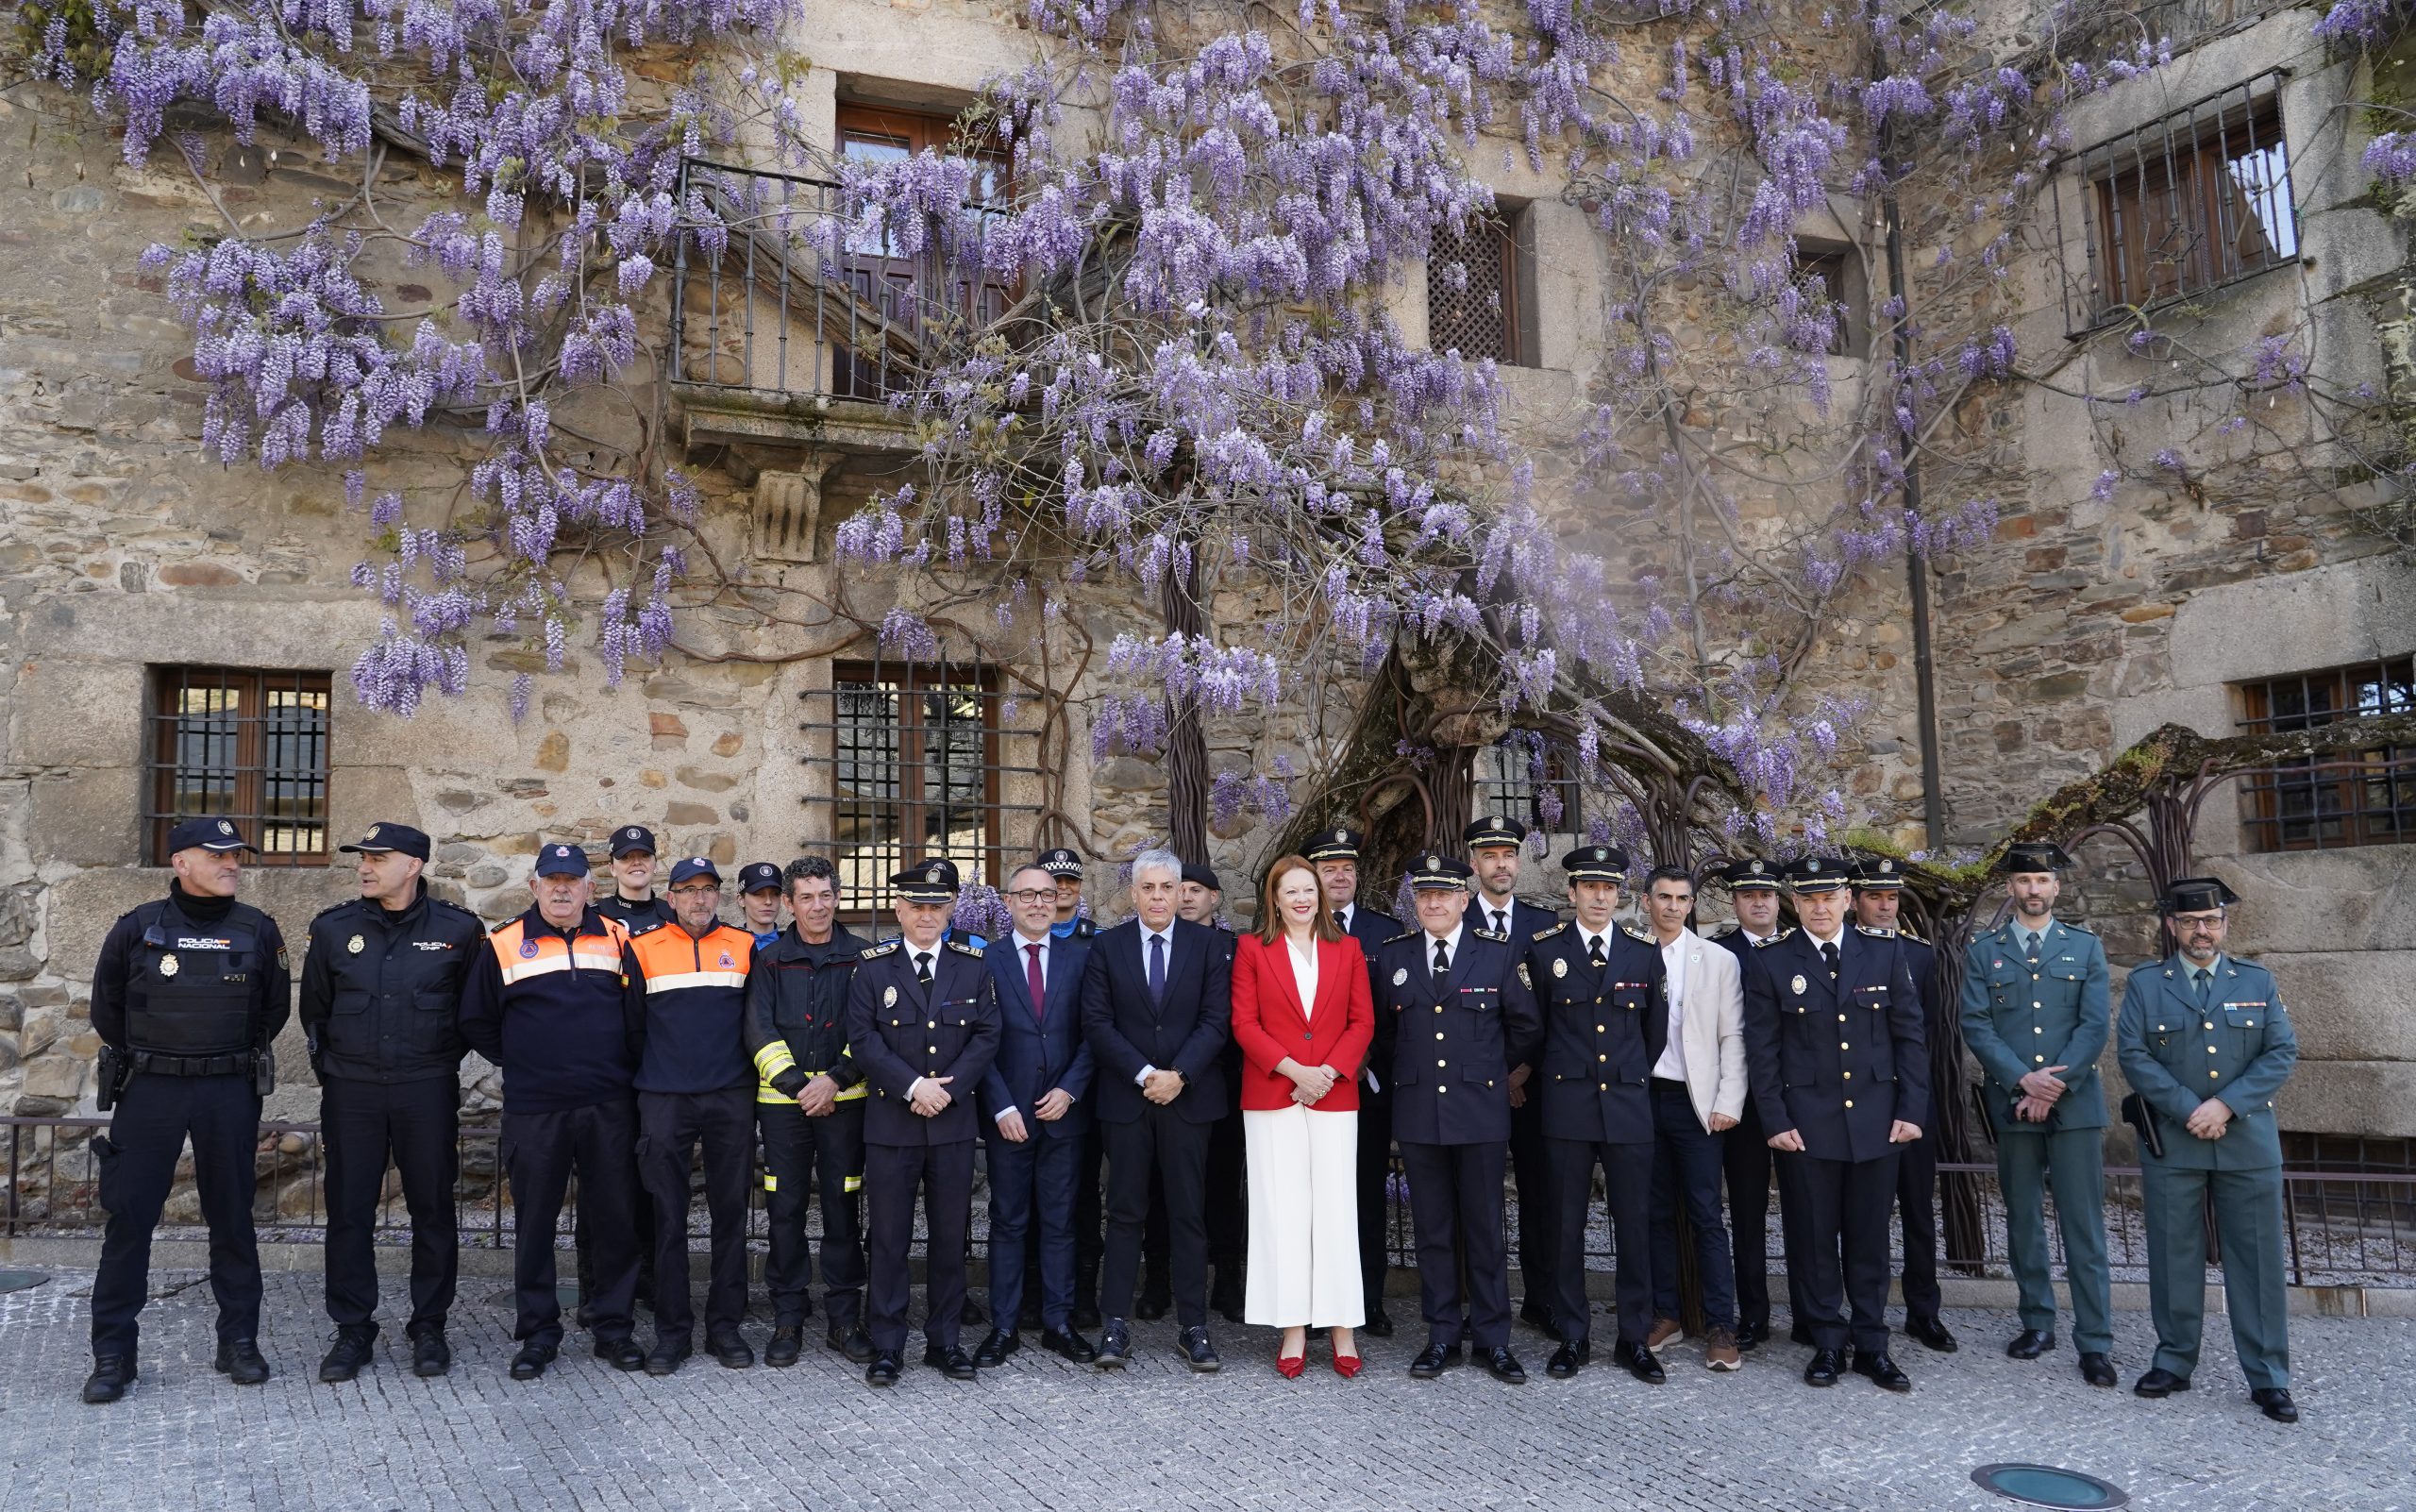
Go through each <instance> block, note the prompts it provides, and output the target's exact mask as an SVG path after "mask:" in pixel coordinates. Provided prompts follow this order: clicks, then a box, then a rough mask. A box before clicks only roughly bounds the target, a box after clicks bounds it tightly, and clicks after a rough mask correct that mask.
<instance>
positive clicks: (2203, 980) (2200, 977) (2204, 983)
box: [2190, 966, 2215, 1008]
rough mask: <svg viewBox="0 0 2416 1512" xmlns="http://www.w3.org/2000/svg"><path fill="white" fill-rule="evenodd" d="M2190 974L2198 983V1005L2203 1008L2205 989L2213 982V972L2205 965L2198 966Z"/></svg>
mask: <svg viewBox="0 0 2416 1512" xmlns="http://www.w3.org/2000/svg"><path fill="white" fill-rule="evenodd" d="M2190 977H2191V979H2192V980H2194V981H2195V982H2196V983H2197V984H2198V1006H2199V1007H2201V1008H2203V1007H2205V1006H2206V989H2207V987H2208V986H2209V985H2211V984H2212V983H2213V982H2214V980H2215V974H2214V973H2213V972H2212V971H2209V970H2207V969H2206V967H2205V966H2200V967H2199V968H2198V969H2197V970H2195V971H2193V972H2191V973H2190Z"/></svg>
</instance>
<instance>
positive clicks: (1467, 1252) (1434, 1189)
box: [1401, 1139, 1544, 1350]
mask: <svg viewBox="0 0 2416 1512" xmlns="http://www.w3.org/2000/svg"><path fill="white" fill-rule="evenodd" d="M1508 1162H1509V1149H1508V1147H1507V1146H1506V1145H1501V1144H1480V1145H1423V1144H1417V1143H1414V1142H1412V1141H1410V1140H1407V1139H1404V1140H1402V1141H1401V1167H1402V1168H1403V1169H1405V1170H1406V1171H1407V1172H1408V1173H1409V1212H1410V1222H1411V1227H1412V1228H1413V1229H1414V1230H1415V1231H1416V1233H1417V1235H1418V1310H1419V1311H1420V1313H1422V1314H1423V1315H1424V1317H1425V1319H1426V1337H1427V1339H1428V1341H1429V1342H1430V1343H1435V1344H1441V1345H1444V1346H1445V1347H1447V1348H1453V1349H1456V1348H1457V1347H1458V1346H1459V1344H1460V1320H1461V1318H1462V1317H1463V1315H1465V1316H1466V1318H1467V1319H1468V1333H1469V1334H1470V1335H1472V1336H1473V1338H1472V1339H1471V1342H1472V1343H1474V1344H1475V1346H1476V1347H1477V1348H1478V1349H1481V1350H1491V1349H1498V1348H1500V1347H1501V1346H1502V1345H1505V1344H1507V1343H1509V1342H1510V1273H1509V1268H1510V1260H1509V1255H1508V1253H1507V1252H1506V1251H1505V1250H1504V1248H1503V1245H1502V1168H1503V1167H1504V1166H1506V1165H1507V1164H1508ZM1535 1196H1536V1197H1537V1198H1538V1199H1541V1198H1543V1197H1544V1190H1543V1187H1542V1186H1541V1185H1540V1184H1538V1185H1537V1186H1536V1188H1535ZM1463 1261H1465V1268H1466V1271H1467V1277H1468V1280H1467V1285H1466V1290H1465V1294H1463V1288H1462V1285H1461V1271H1462V1268H1463V1267H1462V1264H1461V1262H1463Z"/></svg>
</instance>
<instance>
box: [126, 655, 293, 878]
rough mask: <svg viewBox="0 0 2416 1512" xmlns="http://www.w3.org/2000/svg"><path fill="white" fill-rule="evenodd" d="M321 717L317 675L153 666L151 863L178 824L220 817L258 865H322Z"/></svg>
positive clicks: (161, 857) (162, 860)
mask: <svg viewBox="0 0 2416 1512" xmlns="http://www.w3.org/2000/svg"><path fill="white" fill-rule="evenodd" d="M327 714H328V697H327V674H326V673H325V672H260V671H245V670H240V669H237V668H233V667H217V666H167V667H158V668H155V669H154V670H153V673H152V696H151V740H150V764H151V781H150V783H149V798H150V802H149V808H148V812H147V813H145V815H143V817H144V820H145V821H146V822H145V830H146V832H147V838H146V839H145V842H144V848H145V850H146V851H147V852H148V855H149V859H150V862H151V864H152V865H165V864H166V863H167V859H168V857H167V844H168V831H169V830H170V829H171V828H173V827H174V826H175V824H176V821H177V820H178V819H184V818H191V817H193V816H195V815H225V816H226V817H227V818H230V819H232V820H234V821H235V822H236V824H237V825H239V826H241V827H242V829H243V838H245V839H246V840H249V841H251V842H252V843H253V844H254V845H256V846H258V847H260V856H259V860H260V862H262V863H264V864H266V865H287V866H324V865H327Z"/></svg>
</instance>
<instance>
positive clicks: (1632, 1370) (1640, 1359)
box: [1612, 1338, 1669, 1386]
mask: <svg viewBox="0 0 2416 1512" xmlns="http://www.w3.org/2000/svg"><path fill="white" fill-rule="evenodd" d="M1612 1354H1613V1356H1614V1357H1615V1358H1617V1359H1618V1361H1619V1364H1621V1365H1622V1366H1625V1367H1626V1368H1627V1373H1628V1374H1630V1375H1632V1376H1634V1377H1636V1379H1637V1380H1639V1381H1641V1382H1643V1383H1644V1384H1645V1385H1647V1386H1660V1385H1661V1384H1662V1383H1664V1382H1666V1381H1668V1380H1669V1372H1668V1371H1666V1370H1664V1369H1661V1362H1660V1361H1659V1360H1656V1359H1654V1358H1653V1352H1652V1351H1651V1350H1649V1349H1647V1348H1646V1347H1645V1346H1643V1345H1641V1344H1639V1343H1637V1342H1636V1340H1634V1339H1627V1338H1623V1339H1621V1340H1619V1345H1618V1347H1617V1348H1615V1349H1614V1350H1612Z"/></svg>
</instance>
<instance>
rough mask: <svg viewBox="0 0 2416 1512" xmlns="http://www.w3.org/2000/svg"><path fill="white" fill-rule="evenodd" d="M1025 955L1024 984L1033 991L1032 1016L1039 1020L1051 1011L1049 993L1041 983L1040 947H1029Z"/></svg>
mask: <svg viewBox="0 0 2416 1512" xmlns="http://www.w3.org/2000/svg"><path fill="white" fill-rule="evenodd" d="M1023 953H1024V967H1023V984H1024V985H1025V986H1026V987H1027V988H1029V989H1031V992H1032V1016H1033V1017H1034V1018H1038V1017H1040V1016H1043V1015H1044V1014H1046V1013H1048V1011H1049V993H1048V990H1047V989H1046V988H1045V987H1043V986H1042V985H1041V981H1040V947H1039V946H1037V945H1027V946H1025V947H1024V948H1023Z"/></svg>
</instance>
